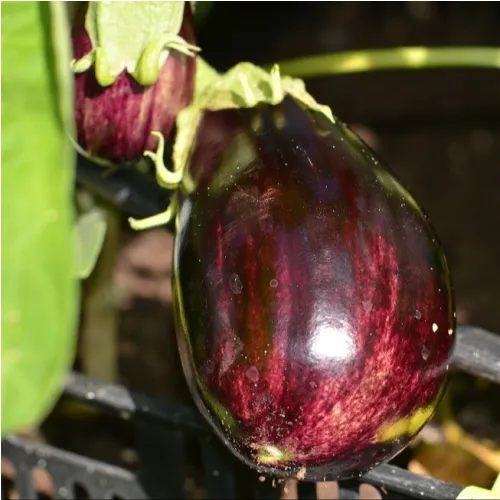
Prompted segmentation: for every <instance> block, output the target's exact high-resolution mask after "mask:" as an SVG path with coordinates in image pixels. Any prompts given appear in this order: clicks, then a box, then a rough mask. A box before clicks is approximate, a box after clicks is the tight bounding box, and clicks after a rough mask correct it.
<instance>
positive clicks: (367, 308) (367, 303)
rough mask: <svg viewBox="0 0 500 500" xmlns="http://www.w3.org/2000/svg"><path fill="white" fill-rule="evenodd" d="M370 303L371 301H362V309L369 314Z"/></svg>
mask: <svg viewBox="0 0 500 500" xmlns="http://www.w3.org/2000/svg"><path fill="white" fill-rule="evenodd" d="M372 307H373V305H372V301H371V300H365V301H363V308H364V310H365V312H367V313H369V312H370V311H371V310H372Z"/></svg>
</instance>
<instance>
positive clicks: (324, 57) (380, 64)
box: [278, 47, 500, 78]
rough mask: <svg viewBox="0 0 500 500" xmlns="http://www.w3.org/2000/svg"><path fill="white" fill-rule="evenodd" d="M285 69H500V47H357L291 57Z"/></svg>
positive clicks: (305, 73)
mask: <svg viewBox="0 0 500 500" xmlns="http://www.w3.org/2000/svg"><path fill="white" fill-rule="evenodd" d="M278 65H279V67H280V70H281V73H282V74H283V75H289V76H293V77H300V78H314V77H319V76H328V75H335V74H341V73H363V72H367V71H383V70H421V69H429V68H465V67H470V68H473V67H475V68H493V69H500V47H399V48H391V49H374V50H356V51H348V52H338V53H333V54H321V55H316V56H307V57H300V58H296V59H289V60H287V61H282V62H279V63H278Z"/></svg>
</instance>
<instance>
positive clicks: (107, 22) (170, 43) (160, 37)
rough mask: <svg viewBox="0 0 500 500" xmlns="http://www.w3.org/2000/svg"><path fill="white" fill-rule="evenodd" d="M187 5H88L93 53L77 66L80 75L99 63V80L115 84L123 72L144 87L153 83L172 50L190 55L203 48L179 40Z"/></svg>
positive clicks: (94, 3) (143, 2) (181, 3)
mask: <svg viewBox="0 0 500 500" xmlns="http://www.w3.org/2000/svg"><path fill="white" fill-rule="evenodd" d="M184 4H185V2H177V1H176V2H173V1H160V2H147V1H141V2H101V1H91V2H89V4H88V10H87V15H86V18H85V28H86V30H87V33H88V34H89V37H90V40H91V43H92V48H93V50H92V51H91V52H90V53H89V54H86V55H85V56H84V57H82V58H81V59H80V60H79V61H74V62H73V69H74V70H75V71H77V72H81V71H86V70H87V69H89V68H90V66H91V65H92V64H94V63H95V73H96V79H97V81H98V82H99V84H100V85H102V86H103V87H105V86H108V85H111V84H113V82H114V81H115V80H116V78H117V77H118V75H120V73H122V72H123V71H124V70H125V71H127V72H128V73H130V74H131V75H132V76H133V77H134V78H135V79H136V80H137V82H138V83H140V84H141V85H152V84H154V83H155V82H156V81H157V79H158V76H159V72H160V69H161V67H162V66H163V64H164V63H165V61H166V59H167V57H168V54H169V50H177V51H179V52H181V53H183V54H186V55H188V56H192V55H194V54H195V53H196V52H197V51H198V50H199V49H198V47H196V46H194V45H190V44H188V43H187V42H186V41H185V40H184V39H183V38H181V37H180V36H178V34H179V31H180V29H181V26H182V20H183V17H184V7H185V5H184Z"/></svg>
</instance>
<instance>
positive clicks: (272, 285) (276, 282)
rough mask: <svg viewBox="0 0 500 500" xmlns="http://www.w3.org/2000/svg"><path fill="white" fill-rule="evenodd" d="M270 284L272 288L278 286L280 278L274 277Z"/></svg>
mask: <svg viewBox="0 0 500 500" xmlns="http://www.w3.org/2000/svg"><path fill="white" fill-rule="evenodd" d="M269 286H270V287H271V288H276V287H277V286H278V280H277V279H274V278H273V279H272V280H271V281H270V282H269Z"/></svg>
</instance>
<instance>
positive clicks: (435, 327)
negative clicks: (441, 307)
mask: <svg viewBox="0 0 500 500" xmlns="http://www.w3.org/2000/svg"><path fill="white" fill-rule="evenodd" d="M438 329H439V326H437V325H436V323H432V331H433V332H434V333H436V332H437V331H438Z"/></svg>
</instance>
